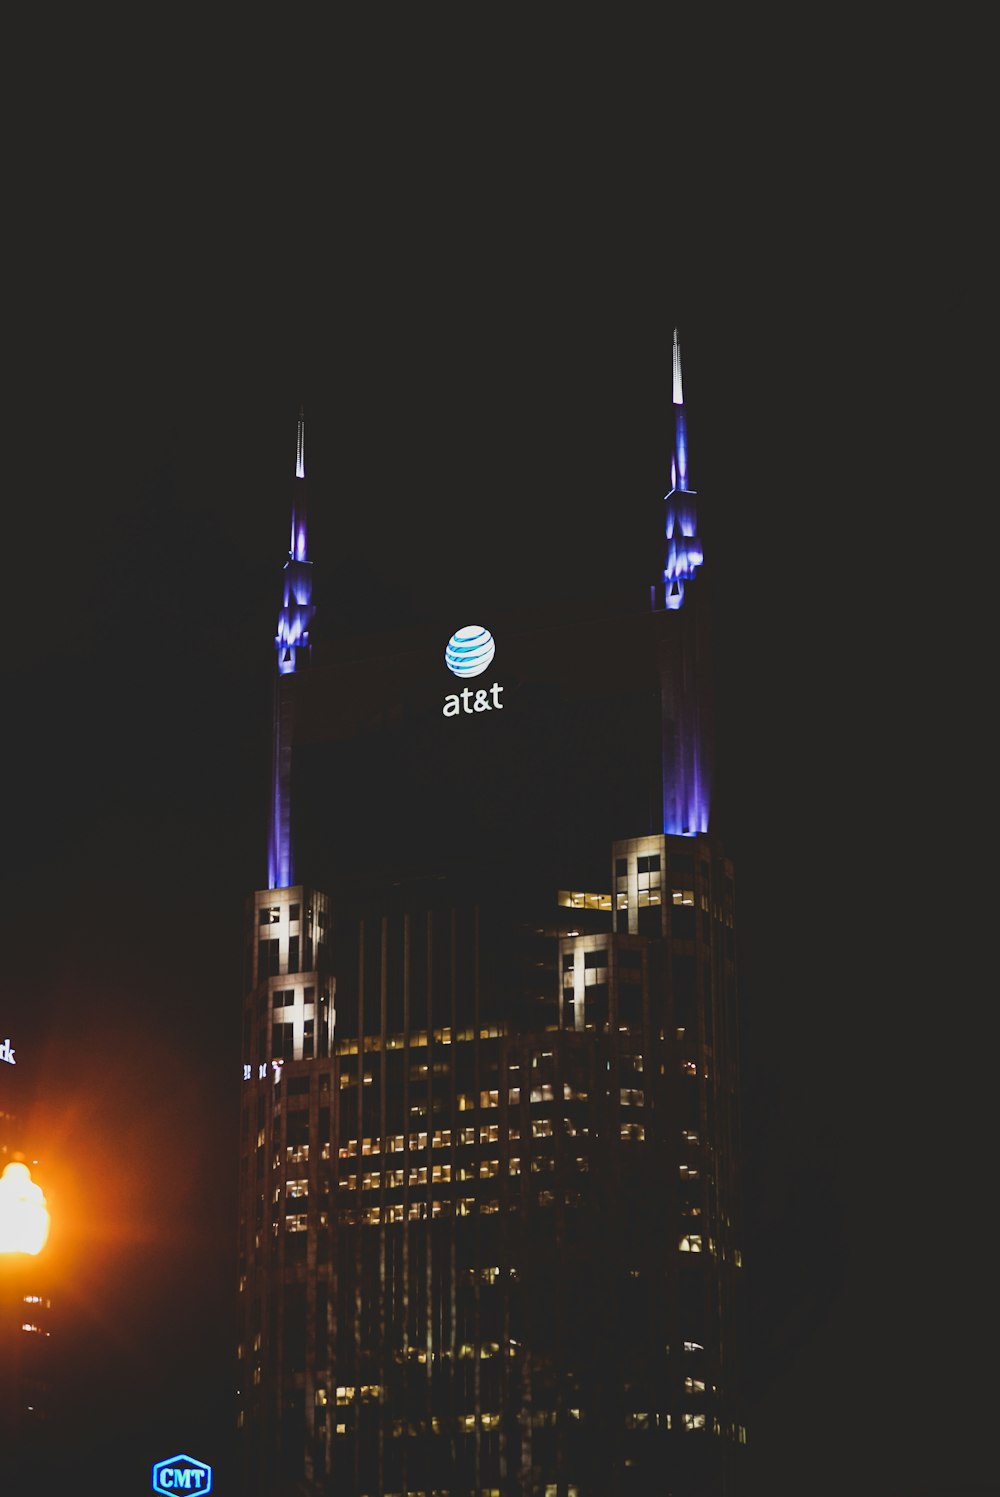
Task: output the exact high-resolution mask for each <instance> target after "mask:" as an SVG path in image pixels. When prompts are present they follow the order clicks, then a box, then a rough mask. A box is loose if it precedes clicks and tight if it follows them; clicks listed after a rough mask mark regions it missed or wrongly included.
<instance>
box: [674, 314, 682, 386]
mask: <svg viewBox="0 0 1000 1497" xmlns="http://www.w3.org/2000/svg"><path fill="white" fill-rule="evenodd" d="M683 404H684V386H683V383H682V381H681V340H680V335H679V334H678V332H677V329H676V328H674V405H683Z"/></svg>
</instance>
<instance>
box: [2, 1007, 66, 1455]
mask: <svg viewBox="0 0 1000 1497" xmlns="http://www.w3.org/2000/svg"><path fill="white" fill-rule="evenodd" d="M24 1070H25V1065H24V1057H23V1056H22V1054H21V1053H20V1045H19V1044H18V1043H16V1041H15V1042H13V1043H12V1038H11V1036H10V1035H7V1034H4V1036H3V1037H2V1038H0V1450H2V1451H3V1458H4V1467H5V1471H6V1473H7V1476H8V1477H9V1479H10V1480H11V1481H15V1480H18V1479H22V1478H23V1479H24V1480H25V1481H26V1482H27V1481H28V1480H29V1479H37V1477H38V1476H39V1475H40V1474H43V1473H44V1471H45V1470H47V1465H46V1461H47V1458H48V1454H49V1444H50V1442H51V1430H52V1421H53V1413H54V1410H53V1366H52V1349H51V1336H52V1322H53V1315H52V1289H51V1282H50V1274H49V1270H48V1261H47V1258H46V1255H45V1253H44V1251H42V1252H41V1254H38V1252H37V1248H36V1247H34V1246H32V1247H30V1248H28V1249H27V1250H26V1249H25V1237H24V1232H23V1230H22V1229H20V1227H19V1224H20V1223H21V1222H22V1221H23V1216H24V1213H23V1212H22V1211H19V1210H18V1209H17V1205H18V1203H20V1202H23V1201H24V1200H29V1201H30V1200H31V1199H32V1198H33V1197H37V1196H38V1195H39V1194H40V1191H39V1186H38V1183H37V1181H36V1180H35V1179H33V1178H32V1174H33V1172H34V1174H36V1175H37V1173H38V1170H37V1165H38V1161H37V1160H34V1159H31V1158H30V1157H29V1155H28V1154H27V1153H26V1152H25V1150H26V1147H27V1139H26V1130H25V1123H24V1116H25V1110H26V1108H25V1104H26V1100H27V1099H26V1095H25V1093H26V1088H25V1085H24V1079H23V1073H24ZM15 1172H17V1174H15ZM34 1216H35V1213H34V1212H32V1217H33V1218H34Z"/></svg>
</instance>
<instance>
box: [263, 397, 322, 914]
mask: <svg viewBox="0 0 1000 1497" xmlns="http://www.w3.org/2000/svg"><path fill="white" fill-rule="evenodd" d="M305 426H306V423H305V412H304V411H303V410H301V409H300V411H299V423H298V431H297V433H296V442H295V489H294V493H293V496H292V538H291V544H290V546H289V551H288V560H287V561H286V562H285V571H284V578H283V585H282V603H281V609H280V610H279V613H278V629H277V633H276V634H275V636H274V646H275V650H276V652H277V662H278V671H277V681H276V685H275V697H274V757H273V762H272V772H271V821H270V832H269V836H268V855H267V881H268V888H269V889H287V888H290V887H291V885H292V883H293V881H294V865H293V859H292V831H291V826H292V818H291V791H292V773H291V763H292V739H293V721H292V718H293V706H294V698H293V695H292V683H291V681H290V680H289V679H288V678H289V677H291V676H294V675H295V673H296V671H297V670H299V669H301V667H302V666H303V665H304V664H305V663H306V661H307V660H308V659H309V625H310V623H311V622H312V617H313V614H314V613H315V612H316V610H315V608H314V607H313V601H312V563H311V562H310V561H309V559H308V556H307V554H306V451H305Z"/></svg>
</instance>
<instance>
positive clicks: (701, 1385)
mask: <svg viewBox="0 0 1000 1497" xmlns="http://www.w3.org/2000/svg"><path fill="white" fill-rule="evenodd" d="M704 1391H705V1379H704V1378H703V1377H686V1378H685V1379H684V1392H685V1393H704Z"/></svg>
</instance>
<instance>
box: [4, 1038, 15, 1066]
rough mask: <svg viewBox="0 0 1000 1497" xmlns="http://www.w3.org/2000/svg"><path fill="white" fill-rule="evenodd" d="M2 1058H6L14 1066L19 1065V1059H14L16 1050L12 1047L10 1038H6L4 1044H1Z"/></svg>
mask: <svg viewBox="0 0 1000 1497" xmlns="http://www.w3.org/2000/svg"><path fill="white" fill-rule="evenodd" d="M0 1060H5V1061H7V1063H8V1064H9V1065H12V1066H16V1065H17V1061H16V1060H15V1059H14V1052H13V1050H12V1049H11V1048H10V1040H4V1042H3V1044H2V1045H0Z"/></svg>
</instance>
